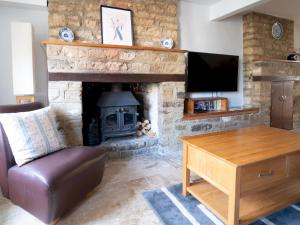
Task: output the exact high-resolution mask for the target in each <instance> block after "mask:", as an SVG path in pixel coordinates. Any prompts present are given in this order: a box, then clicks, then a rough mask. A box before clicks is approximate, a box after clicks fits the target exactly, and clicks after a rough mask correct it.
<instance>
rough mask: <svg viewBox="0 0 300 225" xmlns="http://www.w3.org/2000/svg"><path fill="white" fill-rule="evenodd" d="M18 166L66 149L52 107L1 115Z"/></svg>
mask: <svg viewBox="0 0 300 225" xmlns="http://www.w3.org/2000/svg"><path fill="white" fill-rule="evenodd" d="M0 123H1V124H2V126H3V128H4V131H5V133H6V135H7V138H8V141H9V144H10V147H11V149H12V153H13V155H14V157H15V161H16V163H17V165H18V166H22V165H24V164H25V163H28V162H30V161H32V160H34V159H37V158H39V157H41V156H44V155H47V154H49V153H51V152H55V151H58V150H60V149H62V148H64V147H65V145H64V144H63V142H62V140H61V137H60V135H59V133H58V130H57V126H56V122H55V115H54V112H53V111H52V110H51V108H50V107H46V108H43V109H39V110H35V111H30V112H20V113H3V114H0Z"/></svg>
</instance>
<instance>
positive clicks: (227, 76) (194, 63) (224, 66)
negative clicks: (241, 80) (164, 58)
mask: <svg viewBox="0 0 300 225" xmlns="http://www.w3.org/2000/svg"><path fill="white" fill-rule="evenodd" d="M238 70H239V57H238V56H233V55H219V54H210V53H201V52H189V53H188V74H187V82H186V89H187V92H226V91H227V92H229V91H237V88H238V87H237V85H238Z"/></svg>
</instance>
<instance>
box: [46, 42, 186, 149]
mask: <svg viewBox="0 0 300 225" xmlns="http://www.w3.org/2000/svg"><path fill="white" fill-rule="evenodd" d="M73 44H74V43H73ZM46 45H47V56H48V71H49V103H50V105H51V106H53V107H54V108H55V109H56V111H57V113H58V117H59V121H60V123H61V126H62V128H63V130H64V132H65V139H66V142H67V144H68V145H81V144H89V140H90V136H88V135H87V131H88V130H89V129H90V128H91V123H92V122H93V120H91V118H97V115H96V117H92V116H91V115H94V114H96V113H97V112H98V113H101V112H99V111H97V109H99V106H101V105H102V104H107V101H108V102H111V101H112V100H109V96H105V95H106V93H107V91H109V90H110V89H111V88H112V86H113V85H115V84H117V83H120V84H122V88H123V91H125V92H126V93H130V94H134V96H135V97H136V99H138V101H139V102H138V104H140V105H141V106H140V107H139V111H138V113H139V115H140V116H141V117H144V118H146V119H149V120H150V121H151V123H152V124H151V125H152V130H153V131H154V132H155V133H156V134H157V137H159V140H164V136H166V138H165V139H167V140H169V139H170V137H169V135H168V134H167V133H166V132H165V129H166V127H168V126H167V125H166V123H169V122H170V121H169V120H168V114H170V112H168V111H167V109H168V108H169V107H170V106H172V107H176V106H177V107H178V110H177V111H176V112H177V114H178V118H180V119H182V116H183V101H184V97H185V90H184V89H185V87H184V79H185V76H184V74H185V69H186V68H185V67H186V66H185V52H184V51H180V50H165V49H159V48H141V49H135V48H133V47H120V48H109V47H107V46H102V45H97V46H95V45H92V46H86V44H84V45H83V46H82V45H81V43H77V45H78V46H70V44H66V43H62V42H57V41H56V40H52V41H51V40H49V41H48V42H47V43H46ZM71 45H72V44H71ZM103 97H104V99H103ZM101 98H102V100H101ZM99 99H100V103H99ZM105 102H106V103H105ZM123 102H124V101H123ZM97 104H98V105H97ZM99 104H100V105H99ZM122 109H123V110H124V107H123V108H122ZM122 113H123V112H122ZM86 115H87V116H86ZM98 116H99V114H98ZM175 118H176V117H175ZM175 118H174V119H175ZM94 124H95V121H94ZM96 124H97V123H96ZM98 124H99V123H98ZM99 126H101V125H99ZM131 132H132V130H131ZM131 134H132V133H131ZM92 142H93V143H95V144H98V143H97V142H96V141H92Z"/></svg>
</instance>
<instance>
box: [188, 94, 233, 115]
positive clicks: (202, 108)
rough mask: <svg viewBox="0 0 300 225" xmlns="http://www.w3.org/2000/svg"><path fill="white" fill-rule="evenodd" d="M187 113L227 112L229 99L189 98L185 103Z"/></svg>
mask: <svg viewBox="0 0 300 225" xmlns="http://www.w3.org/2000/svg"><path fill="white" fill-rule="evenodd" d="M184 108H185V113H188V114H195V113H209V112H227V111H228V108H229V102H228V98H222V97H216V98H188V99H185V102H184Z"/></svg>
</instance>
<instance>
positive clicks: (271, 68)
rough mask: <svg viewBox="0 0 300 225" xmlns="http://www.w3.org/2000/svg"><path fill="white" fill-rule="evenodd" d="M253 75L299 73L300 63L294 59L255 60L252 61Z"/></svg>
mask: <svg viewBox="0 0 300 225" xmlns="http://www.w3.org/2000/svg"><path fill="white" fill-rule="evenodd" d="M252 66H253V68H252V75H253V76H254V75H255V76H272V75H281V76H295V75H300V63H299V62H294V61H280V60H272V61H256V62H253V63H252Z"/></svg>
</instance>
